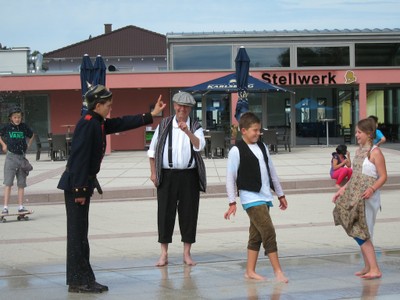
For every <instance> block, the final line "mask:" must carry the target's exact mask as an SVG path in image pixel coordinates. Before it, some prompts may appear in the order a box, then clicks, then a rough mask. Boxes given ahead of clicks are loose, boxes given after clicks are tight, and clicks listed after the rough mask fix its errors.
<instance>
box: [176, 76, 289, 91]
mask: <svg viewBox="0 0 400 300" xmlns="http://www.w3.org/2000/svg"><path fill="white" fill-rule="evenodd" d="M183 90H184V91H185V92H189V93H192V94H195V93H198V94H204V95H205V94H208V93H221V94H222V93H237V92H238V91H239V89H238V86H237V81H236V74H235V73H231V74H228V75H225V76H222V77H219V78H215V79H212V80H210V81H206V82H203V83H200V84H198V85H194V86H192V87H188V88H185V89H183ZM247 92H248V93H266V92H291V91H290V90H287V89H285V88H283V87H280V86H277V85H274V84H270V83H268V82H266V81H263V80H260V79H257V78H255V77H253V76H251V75H249V76H248V82H247Z"/></svg>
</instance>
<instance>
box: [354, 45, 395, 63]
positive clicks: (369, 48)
mask: <svg viewBox="0 0 400 300" xmlns="http://www.w3.org/2000/svg"><path fill="white" fill-rule="evenodd" d="M355 58H356V67H375V66H376V67H378V66H379V67H390V66H400V43H385V44H383V43H382V44H356V45H355Z"/></svg>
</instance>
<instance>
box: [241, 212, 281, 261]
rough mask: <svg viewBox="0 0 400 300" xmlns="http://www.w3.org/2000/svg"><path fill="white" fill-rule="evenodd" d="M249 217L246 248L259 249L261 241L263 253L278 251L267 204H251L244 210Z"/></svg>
mask: <svg viewBox="0 0 400 300" xmlns="http://www.w3.org/2000/svg"><path fill="white" fill-rule="evenodd" d="M246 212H247V215H248V216H249V218H250V228H249V242H248V245H247V249H249V250H253V251H259V250H260V246H261V243H262V245H263V247H264V250H265V255H268V253H272V252H276V251H278V247H277V243H276V233H275V228H274V225H273V223H272V220H271V216H270V214H269V207H268V205H259V206H253V207H250V208H248V209H247V210H246Z"/></svg>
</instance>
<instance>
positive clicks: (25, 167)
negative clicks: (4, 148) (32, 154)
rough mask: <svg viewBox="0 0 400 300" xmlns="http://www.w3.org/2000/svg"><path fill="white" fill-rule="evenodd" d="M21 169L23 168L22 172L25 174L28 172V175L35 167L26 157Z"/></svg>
mask: <svg viewBox="0 0 400 300" xmlns="http://www.w3.org/2000/svg"><path fill="white" fill-rule="evenodd" d="M20 168H21V170H22V171H24V172H26V173H28V174H29V172H30V171H32V170H33V166H32V165H31V163H30V162H29V160H28V159H27V158H26V157H24V158H23V159H22V163H21V167H20Z"/></svg>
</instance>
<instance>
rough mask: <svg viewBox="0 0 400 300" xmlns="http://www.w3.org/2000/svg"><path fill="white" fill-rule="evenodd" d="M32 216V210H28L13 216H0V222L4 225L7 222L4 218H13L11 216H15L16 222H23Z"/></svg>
mask: <svg viewBox="0 0 400 300" xmlns="http://www.w3.org/2000/svg"><path fill="white" fill-rule="evenodd" d="M30 214H33V210H28V211H26V212H22V213H15V214H0V222H3V223H5V222H6V221H7V219H6V217H13V216H17V220H18V221H21V220H25V221H28V220H29V216H27V215H30Z"/></svg>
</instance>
